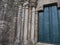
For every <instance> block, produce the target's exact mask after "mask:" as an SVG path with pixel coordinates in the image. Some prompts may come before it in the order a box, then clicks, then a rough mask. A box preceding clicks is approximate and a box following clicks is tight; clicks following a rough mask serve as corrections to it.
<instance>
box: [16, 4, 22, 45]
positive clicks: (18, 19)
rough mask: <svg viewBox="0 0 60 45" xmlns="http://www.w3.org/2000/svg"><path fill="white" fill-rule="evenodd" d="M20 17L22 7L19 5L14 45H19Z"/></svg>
mask: <svg viewBox="0 0 60 45" xmlns="http://www.w3.org/2000/svg"><path fill="white" fill-rule="evenodd" d="M21 16H22V5H19V9H18V17H17V32H16V40H15V45H19V43H20V36H21Z"/></svg>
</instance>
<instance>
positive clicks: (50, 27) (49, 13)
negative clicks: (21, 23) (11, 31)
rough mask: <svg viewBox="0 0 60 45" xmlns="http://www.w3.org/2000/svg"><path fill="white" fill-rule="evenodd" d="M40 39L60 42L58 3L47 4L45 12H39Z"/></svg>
mask: <svg viewBox="0 0 60 45" xmlns="http://www.w3.org/2000/svg"><path fill="white" fill-rule="evenodd" d="M38 41H39V42H44V43H59V42H60V9H58V8H57V6H56V5H51V6H46V7H44V11H43V12H39V30H38Z"/></svg>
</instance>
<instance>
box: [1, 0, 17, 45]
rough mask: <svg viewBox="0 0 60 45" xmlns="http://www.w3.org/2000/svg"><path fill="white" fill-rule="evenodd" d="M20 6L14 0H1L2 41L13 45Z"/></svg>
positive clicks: (3, 44) (7, 44) (4, 43)
mask: <svg viewBox="0 0 60 45" xmlns="http://www.w3.org/2000/svg"><path fill="white" fill-rule="evenodd" d="M17 10H18V6H17V5H16V4H15V1H14V0H0V37H1V38H0V43H1V44H2V45H13V43H14V38H15V30H16V29H15V25H16V24H15V23H16V19H15V17H16V15H17Z"/></svg>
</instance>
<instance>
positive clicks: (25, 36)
mask: <svg viewBox="0 0 60 45" xmlns="http://www.w3.org/2000/svg"><path fill="white" fill-rule="evenodd" d="M27 24H28V6H26V7H25V22H24V45H27V27H28V26H27Z"/></svg>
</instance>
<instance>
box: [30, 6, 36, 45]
mask: <svg viewBox="0 0 60 45" xmlns="http://www.w3.org/2000/svg"><path fill="white" fill-rule="evenodd" d="M34 24H35V7H32V24H31V41H32V45H34V31H35V27H34V26H35V25H34Z"/></svg>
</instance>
